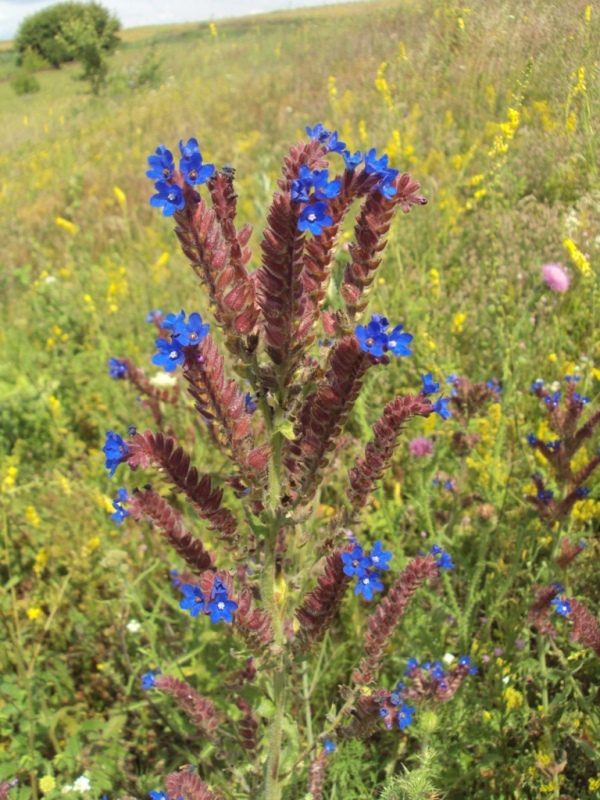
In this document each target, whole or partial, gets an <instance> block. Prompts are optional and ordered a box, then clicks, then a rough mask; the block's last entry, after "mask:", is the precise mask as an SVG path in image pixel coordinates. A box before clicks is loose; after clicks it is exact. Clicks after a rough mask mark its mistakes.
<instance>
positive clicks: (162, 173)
mask: <svg viewBox="0 0 600 800" xmlns="http://www.w3.org/2000/svg"><path fill="white" fill-rule="evenodd" d="M179 150H180V152H181V158H180V160H179V172H180V174H181V178H183V180H184V181H185V183H187V184H188V185H189V186H200V185H201V184H203V183H206V181H207V180H208V179H209V178H210V177H211V175H213V173H214V171H215V167H214V164H203V162H202V153H201V152H200V149H199V147H198V140H197V139H194V138H192V139H188V141H187V144H184V143H183V141H180V142H179ZM148 166H149V167H150V169H149V170H148V171H147V172H146V175H147V177H148V178H152V180H154V181H156V183H155V184H154V188H155V189H156V194H155V195H154V196H153V197H151V198H150V205H151V206H154V207H155V208H162V210H163V214H164V215H165V217H171V216H173V214H174V213H175V212H176V211H181V210H182V209H183V208H184V206H185V198H184V196H183V191H182V189H181V186H179V185H178V184H177V183H173V177H174V173H175V161H174V159H173V153H171V151H170V150H167V148H166V147H165V146H164V144H161V145H159V146H158V147H157V148H156V153H154V154H153V155H151V156H148Z"/></svg>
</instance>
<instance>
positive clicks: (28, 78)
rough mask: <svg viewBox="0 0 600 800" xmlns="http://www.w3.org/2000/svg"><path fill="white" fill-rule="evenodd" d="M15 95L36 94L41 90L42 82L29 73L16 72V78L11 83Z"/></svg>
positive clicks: (21, 70)
mask: <svg viewBox="0 0 600 800" xmlns="http://www.w3.org/2000/svg"><path fill="white" fill-rule="evenodd" d="M10 85H11V87H12V88H13V90H14V92H15V94H17V95H19V96H21V95H22V94H34V93H35V92H39V90H40V82H39V81H38V79H37V78H36V77H35V75H31V74H30V73H29V72H26V71H25V70H24V69H20V70H18V71H17V72H16V74H15V76H14V78H13V79H12V80H11V82H10Z"/></svg>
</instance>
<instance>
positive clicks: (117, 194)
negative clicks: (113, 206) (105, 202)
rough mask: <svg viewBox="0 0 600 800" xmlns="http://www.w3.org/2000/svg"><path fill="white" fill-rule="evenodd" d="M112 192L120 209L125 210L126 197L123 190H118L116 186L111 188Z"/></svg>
mask: <svg viewBox="0 0 600 800" xmlns="http://www.w3.org/2000/svg"><path fill="white" fill-rule="evenodd" d="M113 192H114V193H115V197H116V198H117V202H118V204H119V205H120V206H121V208H123V209H124V208H126V206H127V195H126V194H125V192H124V191H123V189H119V187H118V186H113Z"/></svg>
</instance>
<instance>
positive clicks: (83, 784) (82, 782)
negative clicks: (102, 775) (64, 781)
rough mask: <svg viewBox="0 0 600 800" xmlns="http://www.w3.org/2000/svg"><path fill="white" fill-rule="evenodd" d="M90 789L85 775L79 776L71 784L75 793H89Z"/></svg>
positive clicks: (88, 780)
mask: <svg viewBox="0 0 600 800" xmlns="http://www.w3.org/2000/svg"><path fill="white" fill-rule="evenodd" d="M91 788H92V784H91V783H90V779H89V778H86V776H85V775H80V776H79V777H78V778H77V780H76V781H75V782H74V783H73V790H74V791H76V792H81V794H84V793H85V792H89V790H90V789H91Z"/></svg>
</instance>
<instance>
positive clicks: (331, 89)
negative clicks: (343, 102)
mask: <svg viewBox="0 0 600 800" xmlns="http://www.w3.org/2000/svg"><path fill="white" fill-rule="evenodd" d="M327 91H328V93H329V102H330V103H331V110H332V111H333V115H334V117H335V118H336V119H339V118H340V117H341V115H342V114H341V109H340V105H339V102H338V90H337V84H336V80H335V77H334V76H333V75H330V76H329V78H327Z"/></svg>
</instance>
